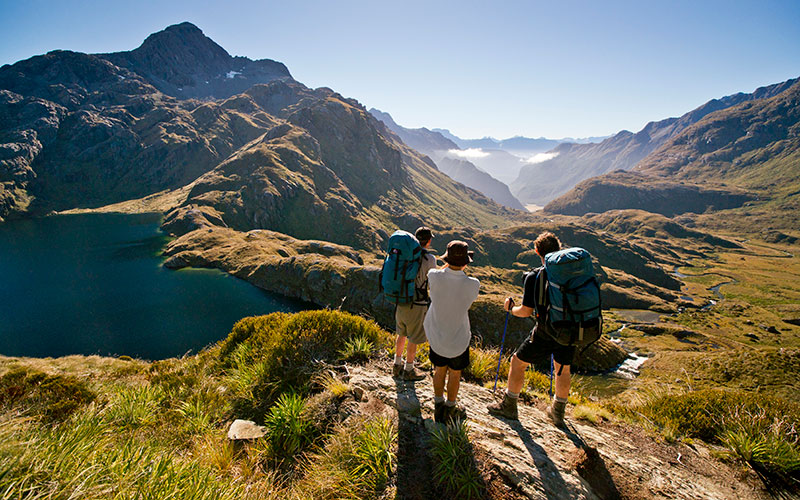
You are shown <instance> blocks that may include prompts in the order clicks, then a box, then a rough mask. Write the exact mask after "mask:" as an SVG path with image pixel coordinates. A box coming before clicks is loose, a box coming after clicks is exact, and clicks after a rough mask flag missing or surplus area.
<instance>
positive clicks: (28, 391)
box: [0, 368, 95, 422]
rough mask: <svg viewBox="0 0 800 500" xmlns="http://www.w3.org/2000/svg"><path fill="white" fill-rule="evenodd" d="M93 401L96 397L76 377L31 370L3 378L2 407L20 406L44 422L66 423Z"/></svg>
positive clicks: (0, 389) (0, 379) (19, 370)
mask: <svg viewBox="0 0 800 500" xmlns="http://www.w3.org/2000/svg"><path fill="white" fill-rule="evenodd" d="M94 399H95V394H94V393H93V392H92V391H90V390H89V388H88V387H87V386H86V384H85V383H84V382H82V381H80V380H78V379H77V378H75V377H65V376H62V375H48V374H46V373H44V372H40V371H37V370H32V369H29V368H15V369H13V370H11V371H9V372H6V373H5V374H4V375H3V376H2V377H0V406H5V407H12V406H18V407H19V406H21V407H22V408H21V410H22V411H23V412H24V413H26V414H30V415H34V416H37V417H39V418H41V419H42V420H43V421H45V422H60V421H63V420H65V419H67V418H68V417H69V416H70V415H72V413H74V412H75V410H77V409H78V408H80V407H81V406H83V405H86V404H88V403H90V402H91V401H93V400H94Z"/></svg>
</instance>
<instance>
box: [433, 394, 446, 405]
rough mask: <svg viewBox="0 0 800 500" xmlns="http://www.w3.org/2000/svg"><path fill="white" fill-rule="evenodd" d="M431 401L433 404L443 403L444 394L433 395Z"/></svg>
mask: <svg viewBox="0 0 800 500" xmlns="http://www.w3.org/2000/svg"><path fill="white" fill-rule="evenodd" d="M433 402H434V403H435V404H439V403H444V396H434V397H433Z"/></svg>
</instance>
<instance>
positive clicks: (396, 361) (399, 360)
mask: <svg viewBox="0 0 800 500" xmlns="http://www.w3.org/2000/svg"><path fill="white" fill-rule="evenodd" d="M403 363H404V361H403V356H395V357H394V364H396V365H402V364H403Z"/></svg>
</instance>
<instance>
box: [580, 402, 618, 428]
mask: <svg viewBox="0 0 800 500" xmlns="http://www.w3.org/2000/svg"><path fill="white" fill-rule="evenodd" d="M572 417H573V418H575V419H577V420H586V421H588V422H591V423H593V424H599V423H600V422H601V421H603V420H611V412H610V411H608V410H607V409H605V408H603V407H602V406H599V405H595V404H579V405H577V406H575V407H574V408H573V409H572Z"/></svg>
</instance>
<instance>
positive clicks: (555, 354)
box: [488, 232, 602, 427]
mask: <svg viewBox="0 0 800 500" xmlns="http://www.w3.org/2000/svg"><path fill="white" fill-rule="evenodd" d="M534 249H535V251H536V253H537V255H539V257H540V258H541V260H542V267H539V268H537V269H535V270H534V271H532V272H530V273H527V274H526V275H525V280H524V292H523V295H522V304H521V305H517V306H515V305H514V300H513V299H512V298H511V297H508V298H506V300H505V303H504V305H503V308H504V309H505V310H506V311H508V312H509V313H511V314H513V315H514V316H517V317H520V318H527V317H530V316H535V318H536V326H535V327H534V329H533V331H532V332H531V336H530V337H529V338H528V339H527V340H525V342H523V343H522V345H521V346H520V347H519V348H518V349H517V351H516V352H515V353H514V356H513V357H512V358H511V370H510V371H509V374H508V385H507V387H506V392H505V394H504V395H503V399H502V401H500V402H497V403H493V404H490V405H489V406H488V410H489V413H490V414H492V415H497V416H501V417H505V418H508V419H512V420H517V419H518V418H519V417H518V410H517V401H518V399H519V394H520V392H521V390H522V385H523V383H524V381H525V370H526V369H527V368H528V366H529V365H530V364H531V363H533V362H534V361H535V360H536V359H537V357H540V356H548V355H549V356H550V370H551V377H552V373H553V372H555V398H554V399H553V402H552V404H551V405H550V406H548V408H547V415H548V417H550V419H551V420H552V422H553V423H554V424H555V425H556V426H558V427H563V426H564V414H565V410H566V406H567V398H568V397H569V388H570V382H571V375H570V365H572V361H573V359H574V357H575V352H576V349H577V348H578V347H582V348H584V349H585V348H586V347H588V346H589V345H591V344H592V343H593V342H595V341H596V340H597V339H599V338H600V335H601V333H602V314H601V304H600V287H599V285H598V283H597V279H596V278H595V276H594V269H593V265H592V257H591V255H589V252H587V251H586V250H584V249H582V248H568V249H565V250H561V242H560V241H559V239H558V238H557V237H556V235H554V234H553V233H551V232H544V233H542V234H540V235H539V236H538V237H537V238H536V241H535V242H534ZM551 383H552V382H551Z"/></svg>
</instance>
